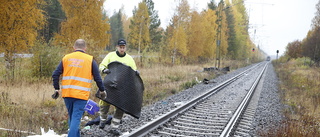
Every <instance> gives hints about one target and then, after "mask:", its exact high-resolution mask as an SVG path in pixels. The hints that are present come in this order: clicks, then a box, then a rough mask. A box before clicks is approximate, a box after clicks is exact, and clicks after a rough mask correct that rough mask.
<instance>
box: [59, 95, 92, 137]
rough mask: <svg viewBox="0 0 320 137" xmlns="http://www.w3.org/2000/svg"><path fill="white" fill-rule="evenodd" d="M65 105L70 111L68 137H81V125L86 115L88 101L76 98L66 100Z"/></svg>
mask: <svg viewBox="0 0 320 137" xmlns="http://www.w3.org/2000/svg"><path fill="white" fill-rule="evenodd" d="M64 103H65V105H66V107H67V110H68V116H69V119H68V124H69V133H68V137H80V123H81V118H82V115H83V113H84V111H85V110H84V108H85V106H86V104H87V100H82V99H76V98H67V97H66V98H64Z"/></svg>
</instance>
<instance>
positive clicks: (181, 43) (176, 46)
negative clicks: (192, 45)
mask: <svg viewBox="0 0 320 137" xmlns="http://www.w3.org/2000/svg"><path fill="white" fill-rule="evenodd" d="M169 46H170V47H171V49H172V50H174V52H176V51H178V52H179V53H180V54H181V55H182V56H186V55H187V53H188V49H187V35H186V33H185V31H184V29H183V27H182V26H180V27H178V28H177V29H174V30H173V36H172V37H171V39H170V43H169Z"/></svg>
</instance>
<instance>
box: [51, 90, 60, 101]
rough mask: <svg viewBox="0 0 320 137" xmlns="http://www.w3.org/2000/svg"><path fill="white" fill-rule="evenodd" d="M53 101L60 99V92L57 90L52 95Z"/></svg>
mask: <svg viewBox="0 0 320 137" xmlns="http://www.w3.org/2000/svg"><path fill="white" fill-rule="evenodd" d="M51 97H52V98H53V99H57V98H58V97H59V90H55V91H54V93H53V94H52V95H51Z"/></svg>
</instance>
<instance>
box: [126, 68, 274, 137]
mask: <svg viewBox="0 0 320 137" xmlns="http://www.w3.org/2000/svg"><path fill="white" fill-rule="evenodd" d="M267 64H268V63H260V64H257V65H256V66H253V67H251V68H249V69H248V70H246V71H244V72H242V73H240V74H238V75H236V76H235V77H232V78H230V79H228V80H226V81H225V82H223V83H221V84H219V85H217V86H215V87H213V88H211V89H208V90H207V91H206V92H204V93H203V94H202V95H200V96H198V97H196V98H194V99H192V100H190V101H189V102H186V103H185V104H183V105H181V106H179V107H177V108H176V109H173V110H171V111H170V112H168V113H166V114H163V115H161V116H159V117H158V118H156V119H154V120H152V121H151V122H149V123H146V124H144V125H143V126H141V127H139V128H137V129H135V130H133V131H132V132H131V133H129V134H126V135H123V136H126V137H127V136H130V137H131V136H132V137H137V136H147V137H148V136H152V137H155V136H184V137H185V136H221V137H224V136H233V135H234V136H250V133H249V132H250V129H251V127H250V123H251V120H252V118H253V116H254V113H255V106H256V105H257V103H256V102H257V100H258V99H256V98H257V97H258V96H259V94H255V92H254V91H255V89H256V88H257V87H258V85H259V81H260V79H261V78H262V76H263V74H264V71H265V69H266V67H267ZM252 97H253V100H254V101H252V102H251V104H250V100H251V98H252ZM247 108H248V109H247Z"/></svg>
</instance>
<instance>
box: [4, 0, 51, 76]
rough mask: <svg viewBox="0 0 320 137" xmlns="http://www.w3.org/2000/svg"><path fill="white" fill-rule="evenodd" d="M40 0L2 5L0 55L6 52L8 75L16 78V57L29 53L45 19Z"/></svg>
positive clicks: (9, 0) (7, 0)
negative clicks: (18, 54) (19, 54)
mask: <svg viewBox="0 0 320 137" xmlns="http://www.w3.org/2000/svg"><path fill="white" fill-rule="evenodd" d="M42 4H44V3H43V2H41V1H39V0H4V1H1V4H0V9H1V10H0V47H1V48H0V53H2V52H4V57H5V61H6V63H5V64H6V69H7V75H8V77H9V78H13V77H14V68H15V67H14V65H15V57H14V56H15V55H16V54H17V53H27V51H28V49H29V48H30V47H31V46H33V43H34V42H35V40H36V39H37V38H38V30H40V29H41V28H42V27H43V25H44V23H45V17H44V14H43V12H44V11H43V10H42V9H41V5H42Z"/></svg>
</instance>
